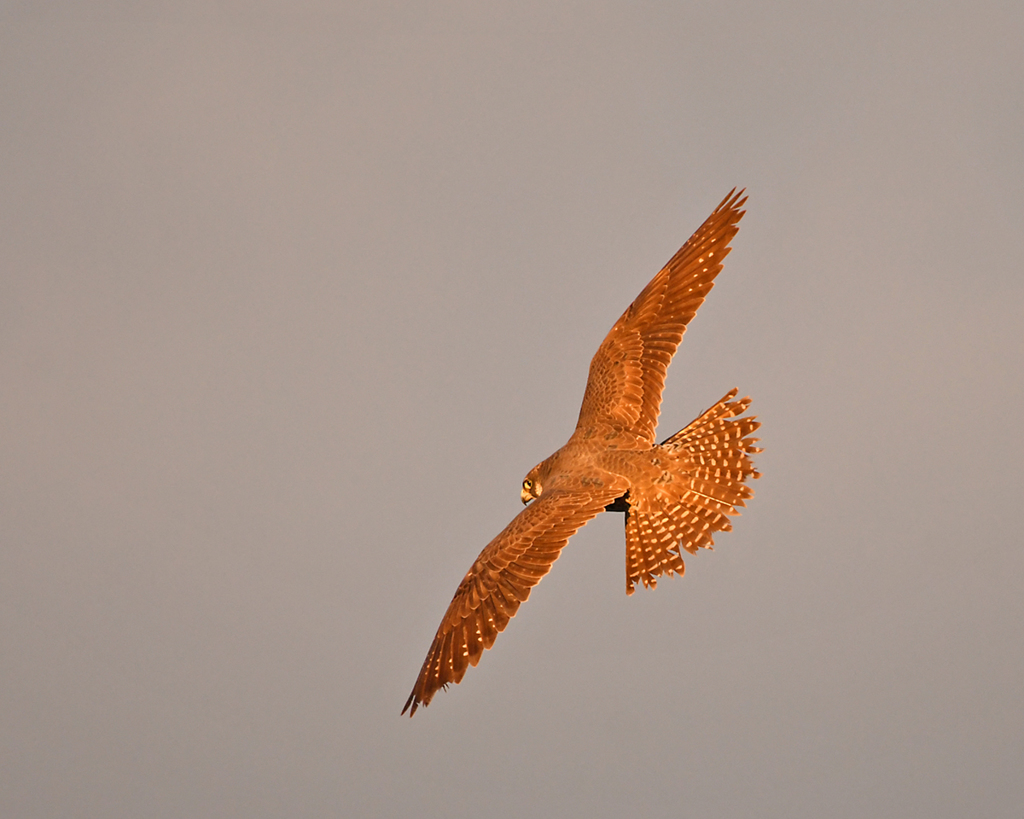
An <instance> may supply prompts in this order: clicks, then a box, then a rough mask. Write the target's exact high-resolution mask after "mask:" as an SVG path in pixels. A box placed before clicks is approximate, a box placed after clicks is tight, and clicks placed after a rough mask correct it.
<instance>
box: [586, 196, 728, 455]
mask: <svg viewBox="0 0 1024 819" xmlns="http://www.w3.org/2000/svg"><path fill="white" fill-rule="evenodd" d="M746 201H747V198H746V197H745V196H744V195H743V191H739V192H738V193H737V192H736V190H735V189H733V191H731V192H730V193H729V195H728V196H726V197H725V199H723V200H722V202H721V204H720V205H719V206H718V207H717V208H715V211H714V213H712V214H711V215H710V216H709V217H708V218H707V220H706V221H705V222H704V224H703V225H701V226H700V228H698V229H697V232H696V233H694V234H693V236H691V237H690V239H689V241H687V243H686V244H685V245H683V246H682V247H681V248H680V249H679V252H678V253H676V255H675V256H673V257H672V259H671V261H669V263H668V264H667V265H665V267H663V268H662V269H661V271H660V272H659V273H658V275H657V276H655V277H654V278H653V279H651V281H650V283H649V284H648V285H647V287H645V288H644V289H643V291H642V292H641V293H640V295H639V296H637V297H636V299H635V300H634V301H633V303H632V304H631V305H629V307H628V308H627V309H626V312H625V313H623V314H622V317H621V318H619V320H618V321H617V322H615V326H614V327H612V329H611V331H610V332H609V333H608V335H607V337H606V338H605V340H604V341H603V342H602V343H601V346H600V348H598V351H597V353H596V354H595V355H594V358H593V360H592V361H591V362H590V376H589V378H588V379H587V389H586V392H585V393H584V395H583V406H582V407H581V408H580V417H579V421H578V422H577V424H576V430H577V433H586V432H588V431H592V430H594V429H595V428H596V427H598V426H611V427H612V428H613V429H615V430H624V431H630V432H632V433H633V434H634V435H636V436H637V437H638V438H639V439H640V440H642V441H646V442H647V443H650V444H653V443H654V431H655V428H656V427H657V425H658V411H659V409H660V408H661V392H662V389H663V388H664V386H665V372H666V370H667V369H668V365H669V362H670V361H671V360H672V356H673V354H674V353H675V351H676V348H677V347H678V346H679V342H680V341H682V339H683V333H684V332H685V330H686V325H687V324H688V323H689V321H690V319H692V318H693V316H694V314H695V313H696V312H697V308H698V307H700V306H701V304H703V303H704V299H705V297H706V296H707V294H708V292H709V291H710V290H711V288H712V286H713V284H714V279H715V276H717V275H718V273H719V272H720V271H721V269H722V260H723V259H724V258H725V257H726V256H727V255H728V254H729V250H730V248H729V242H730V241H731V240H732V237H733V236H735V235H736V232H737V231H738V230H739V221H740V219H741V218H742V217H743V214H744V211H742V210H740V208H742V207H743V204H744V203H745V202H746Z"/></svg>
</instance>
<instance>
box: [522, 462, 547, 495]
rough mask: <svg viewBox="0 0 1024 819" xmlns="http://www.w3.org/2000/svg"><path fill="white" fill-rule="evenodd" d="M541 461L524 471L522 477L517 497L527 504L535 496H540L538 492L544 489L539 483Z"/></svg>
mask: <svg viewBox="0 0 1024 819" xmlns="http://www.w3.org/2000/svg"><path fill="white" fill-rule="evenodd" d="M543 465H544V464H543V463H539V464H537V465H536V466H535V467H534V468H533V469H531V470H530V471H529V472H527V473H526V477H525V478H523V489H522V491H521V492H520V493H519V497H520V498H522V499H523V504H524V505H525V504H527V503H529V502H530V501H532V500H534V499H535V498H539V497H540V493H541V492H543V491H544V487H543V486H542V485H541V480H540V471H541V467H542V466H543Z"/></svg>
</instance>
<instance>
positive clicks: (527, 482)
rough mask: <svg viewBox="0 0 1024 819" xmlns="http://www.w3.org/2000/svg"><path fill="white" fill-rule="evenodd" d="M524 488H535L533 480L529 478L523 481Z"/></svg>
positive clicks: (528, 489) (527, 489)
mask: <svg viewBox="0 0 1024 819" xmlns="http://www.w3.org/2000/svg"><path fill="white" fill-rule="evenodd" d="M523 489H525V490H526V491H527V492H529V491H530V490H531V489H533V481H531V480H530V479H529V478H527V479H526V480H525V481H523Z"/></svg>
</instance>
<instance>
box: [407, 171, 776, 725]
mask: <svg viewBox="0 0 1024 819" xmlns="http://www.w3.org/2000/svg"><path fill="white" fill-rule="evenodd" d="M746 201H747V199H746V197H745V196H744V195H743V191H742V190H741V191H739V192H737V191H736V190H735V189H734V190H733V191H731V192H730V193H729V195H728V196H726V197H725V199H723V200H722V202H721V204H719V206H718V207H717V208H715V210H714V212H713V213H712V214H711V215H710V216H709V217H708V218H707V220H706V221H705V222H704V224H703V225H701V226H700V228H698V229H697V232H696V233H694V234H693V236H691V237H690V239H689V241H687V243H686V244H685V245H683V246H682V248H680V250H679V252H678V253H676V255H675V256H673V257H672V259H671V260H670V261H669V263H668V264H667V265H665V267H664V268H662V269H661V271H660V272H659V273H658V275H657V276H655V277H654V278H653V279H652V280H651V281H650V283H649V284H648V285H647V286H646V287H645V288H644V289H643V290H642V291H641V293H640V295H639V296H637V297H636V299H635V300H634V302H633V303H632V304H631V305H629V307H628V308H627V309H626V312H625V313H623V314H622V316H621V317H620V318H619V320H618V321H617V322H615V326H614V327H612V329H611V331H610V332H609V333H608V335H607V336H606V337H605V340H604V341H603V342H602V343H601V346H600V347H599V348H598V350H597V353H596V354H595V355H594V358H593V360H592V361H591V362H590V375H589V376H588V378H587V387H586V390H585V392H584V394H583V406H582V407H581V408H580V417H579V421H577V423H576V429H575V431H574V432H573V434H572V436H571V437H570V438H569V441H568V442H567V443H566V444H565V446H563V447H562V448H561V449H559V450H558V451H557V452H556V453H555V454H554V455H552V456H551V457H549V458H547V459H546V460H543V461H541V462H540V463H539V464H537V465H536V466H535V467H534V468H533V469H531V470H530V471H529V473H528V474H527V475H526V478H525V479H524V480H523V485H522V492H521V493H520V494H521V497H522V501H523V503H524V504H526V508H525V509H524V510H523V511H522V512H520V513H519V514H518V515H517V516H516V517H515V519H513V521H512V522H511V523H510V524H509V525H508V526H507V527H505V530H504V531H503V532H502V533H501V534H500V535H498V536H497V537H496V538H494V540H492V541H491V542H490V543H489V544H487V546H486V547H485V548H484V550H483V551H482V552H481V553H480V556H479V557H478V558H477V559H476V560H475V561H473V566H472V567H471V568H470V570H469V571H468V572H467V573H466V576H465V577H464V578H463V579H462V582H461V583H460V584H459V588H458V589H457V590H456V592H455V597H454V598H452V602H451V604H450V605H449V606H448V611H447V612H445V615H444V618H443V619H442V620H441V625H440V626H439V627H438V629H437V634H436V635H435V636H434V642H433V643H432V644H431V646H430V651H429V652H427V658H426V660H424V662H423V667H422V668H421V669H420V673H419V677H417V678H416V685H415V686H413V689H412V693H411V694H410V695H409V699H408V700H406V703H405V707H404V708H403V709H402V713H403V714H404V713H405V712H406V711H409V716H412V715H413V714H415V713H416V709H417V708H418V707H419V706H420V705H423V706H426V705H429V703H430V700H431V699H432V698H433V696H434V694H436V693H437V691H438V689H440V688H447V687H448V685H449V684H451V683H458V682H460V681H461V680H462V677H463V675H464V674H465V673H466V669H467V668H468V667H469V666H471V665H474V666H475V665H476V664H477V663H478V662H479V661H480V657H481V655H482V654H483V652H484V649H485V648H490V647H491V646H492V645H494V640H495V638H496V637H497V636H498V633H499V632H501V631H504V630H505V626H507V625H508V623H509V620H510V619H512V617H513V616H514V615H515V613H516V611H517V610H518V608H519V604H520V603H522V602H523V601H524V600H526V598H527V597H529V596H530V589H531V588H533V586H535V585H536V584H537V583H538V582H539V581H540V579H541V578H542V577H543V576H544V575H546V574H547V573H548V572H549V571H550V570H551V566H552V564H553V563H554V562H555V560H557V559H558V556H559V554H560V553H561V551H562V548H563V547H564V546H565V544H566V542H567V541H568V540H569V538H570V537H572V536H573V535H574V534H575V533H576V531H577V530H578V529H579V528H580V527H582V526H583V524H585V523H586V522H587V521H589V520H590V519H591V518H593V517H594V516H595V515H597V514H599V513H600V512H604V511H609V512H624V513H625V518H626V594H632V593H633V590H634V587H635V585H636V583H637V582H640V583H643V585H644V586H645V587H650V588H654V587H655V586H656V585H657V580H656V579H655V578H657V577H660V576H661V575H672V574H677V575H680V576H681V575H682V574H683V572H684V570H685V566H684V564H683V559H682V550H684V549H685V550H686V551H687V552H689V553H690V554H696V553H697V549H699V548H701V547H703V548H708V549H710V548H711V546H712V544H713V541H712V535H713V534H714V533H715V532H722V531H729V530H730V529H732V524H731V523H730V522H729V516H732V515H737V514H739V511H738V508H737V507H740V506H745V505H746V504H745V501H746V500H748V499H749V498H751V497H752V496H753V494H754V493H753V490H752V489H750V487H749V486H746V481H747V479H749V478H758V477H760V474H759V473H758V472H757V471H756V470H755V469H754V464H753V461H752V460H751V459H750V455H751V454H754V453H757V452H760V451H761V450H760V449H759V448H758V447H756V446H755V443H756V442H757V440H758V439H757V438H751V437H750V435H751V433H753V432H754V430H756V429H757V428H758V427H759V426H760V423H759V422H758V421H757V420H756V419H755V418H754V416H746V417H741V416H742V415H743V413H744V412H745V411H746V410H747V408H748V407H749V406H750V399H749V398H741V399H738V400H737V399H736V394H737V391H736V390H735V389H733V390H730V391H729V392H728V393H726V395H725V396H724V397H723V398H722V399H721V400H720V401H719V402H718V403H716V404H715V405H714V406H713V407H711V409H709V410H707V411H706V412H704V413H703V414H701V415H700V417H698V418H697V419H696V420H695V421H693V422H692V423H691V424H690V425H689V426H687V427H686V428H685V429H682V430H680V431H679V432H677V433H676V434H675V435H672V436H671V437H669V438H667V439H666V440H665V441H663V442H662V443H660V444H658V443H655V440H656V439H655V437H654V431H655V428H656V427H657V424H658V411H659V409H660V406H661V392H662V388H663V387H664V384H665V371H666V370H667V369H668V365H669V362H670V361H671V360H672V355H673V354H674V353H675V351H676V348H677V347H678V346H679V342H680V341H682V338H683V333H684V332H685V330H686V325H687V324H688V323H689V321H690V319H692V318H693V316H694V314H695V313H696V312H697V308H698V307H700V306H701V304H703V303H704V299H705V298H706V297H707V294H708V292H709V291H710V290H711V288H712V286H713V285H714V280H715V277H716V276H717V275H718V273H719V272H720V271H721V269H722V260H723V259H725V257H726V256H727V255H728V253H729V250H730V248H729V242H730V241H731V240H732V238H733V237H734V236H735V235H736V232H737V231H738V230H739V221H740V219H741V218H742V217H743V214H744V211H743V210H741V208H742V207H743V205H744V203H745V202H746Z"/></svg>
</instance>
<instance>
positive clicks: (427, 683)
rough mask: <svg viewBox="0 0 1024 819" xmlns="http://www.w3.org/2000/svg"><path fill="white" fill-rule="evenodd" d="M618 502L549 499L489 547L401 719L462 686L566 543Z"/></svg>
mask: <svg viewBox="0 0 1024 819" xmlns="http://www.w3.org/2000/svg"><path fill="white" fill-rule="evenodd" d="M619 494H621V490H616V489H604V490H599V491H594V492H568V491H564V490H553V491H548V492H545V493H544V494H543V495H541V497H539V498H538V499H537V500H535V501H534V502H533V503H531V504H530V505H529V506H527V507H526V508H525V509H524V510H523V511H522V512H520V513H519V514H518V515H517V516H516V517H515V518H514V519H513V521H512V522H511V523H510V524H509V525H508V526H506V527H505V530H504V531H503V532H502V533H501V534H500V535H498V536H497V537H496V538H494V540H492V541H491V542H490V543H489V544H487V547H486V548H485V549H484V550H483V551H482V552H481V553H480V556H479V557H478V558H477V559H476V560H475V561H474V562H473V567H472V568H471V569H470V570H469V571H468V572H467V573H466V576H465V577H464V578H463V579H462V582H461V583H460V584H459V588H458V590H457V591H456V592H455V597H453V598H452V602H451V605H449V606H448V611H447V612H445V615H444V618H443V619H442V620H441V625H440V626H439V627H438V629H437V634H436V635H435V636H434V642H433V644H432V645H431V646H430V651H429V652H427V658H426V660H424V661H423V667H422V668H421V669H420V674H419V677H418V678H417V679H416V685H415V686H413V689H412V693H411V694H410V695H409V699H408V700H406V703H405V708H403V709H402V713H403V714H404V713H405V712H406V711H407V710H409V708H410V706H411V707H412V711H411V712H410V713H409V716H412V715H413V714H415V713H416V709H417V708H418V707H419V706H420V705H427V704H429V702H430V700H431V698H432V697H433V696H434V694H435V693H437V690H438V689H439V688H446V687H447V686H448V684H449V683H457V682H459V681H461V680H462V676H463V675H464V674H465V673H466V668H467V667H468V666H470V665H476V664H477V663H478V662H479V661H480V655H481V654H483V651H484V649H485V648H490V647H491V646H492V645H493V644H494V639H495V637H497V636H498V632H500V631H504V630H505V626H507V625H508V621H509V620H511V619H512V617H513V616H514V615H515V613H516V610H517V609H518V608H519V604H520V603H522V602H523V601H524V600H525V599H526V598H527V597H529V596H530V589H532V588H533V587H534V586H535V585H537V583H539V582H540V579H541V578H542V577H543V576H544V575H546V574H547V573H548V572H549V571H550V570H551V565H552V564H553V563H554V562H555V560H557V559H558V555H559V554H560V553H561V551H562V548H563V547H564V546H565V544H566V541H568V540H569V538H570V537H572V536H573V535H574V534H575V533H576V531H577V530H578V529H579V528H580V527H581V526H583V524H584V523H586V522H587V521H588V520H590V519H591V518H592V517H594V516H595V515H596V514H597V513H598V512H601V511H602V510H603V509H604V507H605V506H606V505H608V504H609V503H611V502H612V501H613V500H614V499H615V497H616V496H617V495H619Z"/></svg>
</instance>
